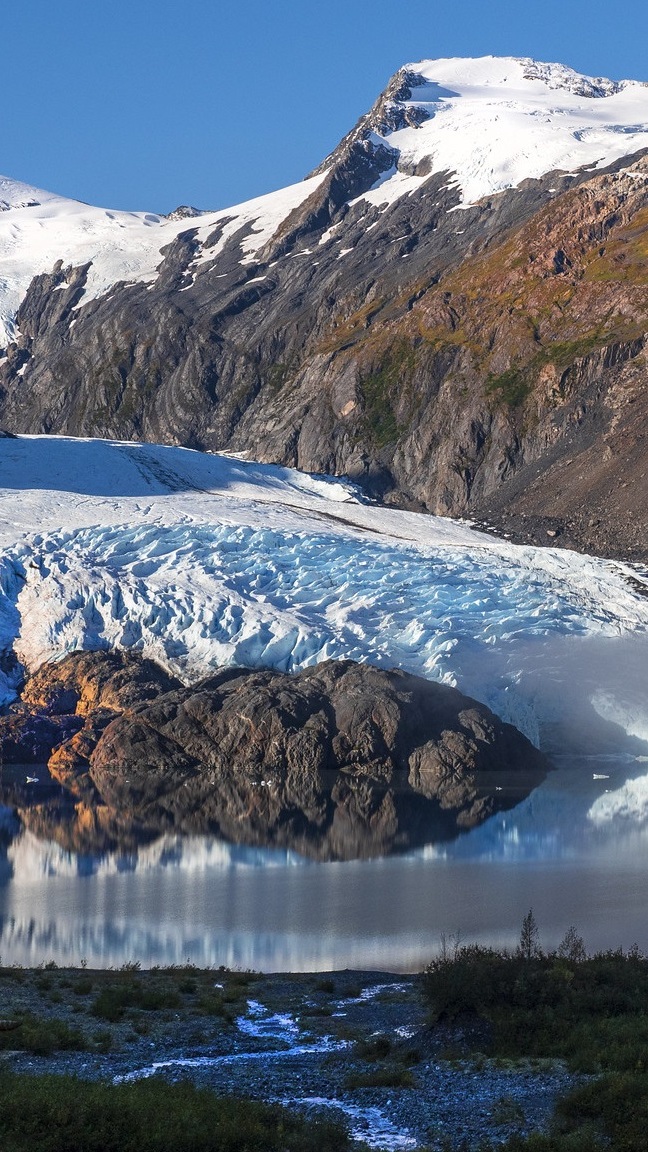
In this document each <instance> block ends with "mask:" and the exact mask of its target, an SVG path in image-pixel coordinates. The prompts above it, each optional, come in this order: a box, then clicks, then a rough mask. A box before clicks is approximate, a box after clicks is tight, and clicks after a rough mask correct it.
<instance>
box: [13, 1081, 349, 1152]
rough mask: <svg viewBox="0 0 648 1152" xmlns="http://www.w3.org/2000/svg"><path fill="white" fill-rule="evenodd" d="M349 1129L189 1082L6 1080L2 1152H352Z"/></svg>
mask: <svg viewBox="0 0 648 1152" xmlns="http://www.w3.org/2000/svg"><path fill="white" fill-rule="evenodd" d="M349 1147H350V1145H349V1139H348V1136H347V1134H346V1131H345V1129H344V1128H343V1127H342V1126H341V1125H339V1124H336V1123H334V1122H330V1121H325V1120H323V1121H311V1120H309V1121H307V1120H304V1119H301V1118H299V1117H297V1116H294V1115H291V1114H290V1113H288V1112H286V1111H285V1110H284V1109H282V1108H280V1107H279V1106H268V1105H264V1104H260V1103H257V1102H255V1101H249V1100H241V1099H236V1098H234V1097H227V1098H225V1099H220V1098H218V1097H217V1096H215V1095H213V1093H211V1092H209V1091H207V1090H205V1089H197V1088H195V1087H194V1086H193V1085H192V1084H190V1083H189V1082H183V1083H180V1084H168V1083H166V1082H164V1081H161V1080H155V1079H153V1080H143V1081H139V1082H137V1083H134V1084H118V1085H113V1084H102V1083H96V1082H88V1081H82V1080H77V1079H74V1078H73V1077H64V1076H39V1077H33V1076H21V1075H16V1074H13V1073H9V1072H4V1073H2V1074H0V1148H2V1150H3V1152H168V1150H169V1149H171V1148H172V1149H173V1150H174V1152H347V1150H348V1149H349Z"/></svg>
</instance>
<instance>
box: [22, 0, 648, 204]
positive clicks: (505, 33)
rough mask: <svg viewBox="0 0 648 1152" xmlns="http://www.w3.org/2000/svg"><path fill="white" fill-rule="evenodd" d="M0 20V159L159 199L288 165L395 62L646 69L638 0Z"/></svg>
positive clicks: (249, 1) (234, 195)
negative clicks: (523, 60) (475, 60)
mask: <svg viewBox="0 0 648 1152" xmlns="http://www.w3.org/2000/svg"><path fill="white" fill-rule="evenodd" d="M4 24H5V29H4V31H5V35H4V36H3V61H2V77H3V87H4V91H5V102H4V107H5V112H4V114H3V116H2V120H1V121H0V124H1V127H0V145H1V149H0V151H1V154H0V172H2V173H3V174H4V175H7V176H11V177H14V178H16V179H21V180H25V181H27V182H28V183H31V184H36V185H38V186H40V187H44V188H48V189H50V190H52V191H55V192H60V193H62V194H64V195H67V196H74V197H76V198H78V199H81V200H87V201H89V202H91V203H94V204H101V205H104V206H108V207H114V208H128V209H149V210H152V211H159V212H168V211H170V210H171V209H172V208H174V207H176V205H178V204H180V203H191V204H195V205H196V206H198V207H200V208H219V207H224V206H227V205H228V204H234V203H236V202H237V201H240V200H244V199H247V198H249V197H251V196H256V195H259V194H261V193H263V192H268V191H271V190H272V189H274V188H277V187H281V186H282V185H284V184H290V183H293V182H295V181H297V180H300V179H301V178H302V177H303V176H304V175H306V173H307V172H308V171H309V170H310V169H311V168H313V167H315V166H316V165H317V164H318V163H319V161H320V160H322V159H323V158H324V156H325V155H326V153H327V152H328V151H329V150H330V149H331V148H333V147H334V146H335V144H336V143H337V142H338V140H339V139H340V137H341V136H343V135H344V134H345V132H347V131H348V129H349V128H351V127H352V125H353V124H354V122H355V120H356V119H357V118H358V116H359V115H360V114H361V113H362V112H364V111H366V109H367V108H368V107H369V106H370V104H371V103H372V102H373V100H374V99H375V97H376V96H377V95H378V93H379V91H380V90H381V89H382V88H383V87H384V85H385V83H386V82H387V80H388V79H389V76H390V75H391V74H392V73H393V72H394V71H395V70H396V69H397V68H398V67H399V66H400V65H401V64H404V63H407V62H409V61H415V60H419V59H421V58H430V57H435V56H471V55H474V56H477V55H485V54H487V53H494V54H497V55H524V56H533V57H535V58H536V59H540V60H559V61H561V62H563V63H565V64H569V65H571V66H572V67H574V68H577V69H578V70H579V71H582V72H586V73H588V74H590V75H607V76H611V77H612V78H613V79H621V78H623V77H630V78H633V79H645V80H648V58H647V57H646V53H645V46H646V43H648V5H646V4H645V0H626V2H625V3H624V5H623V7H622V8H621V7H618V6H615V5H611V4H609V3H608V4H604V3H602V2H600V0H544V2H543V3H538V2H537V0H526V2H525V0H521V2H520V0H517V2H512V0H461V2H460V3H453V2H452V0H449V2H448V0H446V3H445V4H444V3H440V2H439V0H437V2H435V3H432V2H431V0H326V2H324V3H323V2H322V0H317V2H315V0H239V2H238V3H230V2H229V0H228V2H224V0H211V2H209V0H193V2H189V3H186V4H182V3H181V2H180V0H157V2H156V3H152V2H151V0H130V2H127V0H102V2H101V3H98V4H90V3H88V0H57V2H56V3H52V0H21V2H20V4H17V5H14V6H13V7H12V11H11V14H10V15H8V14H7V13H4Z"/></svg>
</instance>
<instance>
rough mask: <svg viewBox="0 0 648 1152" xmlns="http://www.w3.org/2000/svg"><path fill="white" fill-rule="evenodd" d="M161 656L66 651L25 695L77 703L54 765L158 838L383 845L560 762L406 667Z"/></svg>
mask: <svg viewBox="0 0 648 1152" xmlns="http://www.w3.org/2000/svg"><path fill="white" fill-rule="evenodd" d="M155 669H156V666H155V665H151V662H150V661H144V660H142V659H141V658H139V657H137V656H136V655H135V654H132V653H131V654H124V653H84V654H81V655H77V656H72V657H68V658H67V660H64V661H61V662H60V663H58V664H55V665H48V666H46V667H44V668H42V669H41V670H40V671H39V673H38V674H37V675H36V676H35V677H34V679H33V680H32V681H31V683H30V685H28V687H27V689H26V691H25V694H24V697H23V705H22V706H23V708H24V709H25V710H26V711H27V710H29V714H30V715H31V716H32V717H34V716H36V715H37V714H38V709H39V708H40V709H45V710H50V711H51V710H52V709H57V708H60V707H61V705H62V702H65V703H75V702H76V703H75V708H76V710H77V712H79V711H83V712H84V714H85V721H84V724H83V727H82V728H81V729H80V730H77V731H75V732H74V733H72V734H71V736H70V738H69V739H68V740H67V741H64V742H62V743H60V742H59V746H58V747H57V748H56V749H55V750H54V751H53V752H52V755H51V757H50V760H49V767H50V771H51V773H52V775H53V776H54V777H55V778H56V779H57V780H58V781H59V782H60V783H61V784H62V785H64V787H65V789H66V790H67V792H68V793H69V794H70V793H71V794H72V795H73V796H75V797H78V798H80V799H82V800H83V801H84V802H85V803H86V804H91V803H95V804H100V805H101V806H102V807H103V808H106V809H107V810H109V811H110V812H111V813H112V814H113V818H114V824H115V827H117V826H119V827H120V828H125V827H126V826H128V827H130V828H132V827H137V828H138V829H139V830H140V831H141V833H142V835H146V836H147V837H150V836H151V835H153V834H156V833H158V832H162V831H175V832H186V833H212V834H216V835H220V836H222V837H224V838H225V839H227V840H229V841H234V842H237V843H247V844H254V845H259V846H281V847H291V848H294V849H296V850H298V851H300V852H302V853H305V854H308V855H310V856H314V857H317V858H326V859H346V858H351V857H362V856H372V855H380V854H384V853H386V852H391V851H398V850H404V849H406V848H410V847H412V846H413V845H418V844H424V843H428V842H432V841H437V840H440V839H448V838H450V837H453V836H456V835H457V833H458V832H459V831H460V830H462V829H467V828H470V827H472V826H474V825H476V824H479V823H480V822H481V821H483V820H484V819H486V818H487V817H488V816H490V815H491V814H492V813H494V812H495V811H497V810H498V809H501V808H506V807H510V806H511V805H513V804H514V803H516V802H518V801H519V800H520V799H522V797H523V796H525V795H527V794H528V792H529V791H530V789H531V788H533V787H534V786H535V785H536V784H538V783H539V782H540V781H541V780H542V779H543V777H544V775H545V773H546V771H547V768H548V765H547V762H546V761H545V759H544V757H543V756H542V755H541V754H540V753H539V752H538V751H537V750H536V749H535V748H534V747H533V746H532V745H531V744H530V743H529V742H528V741H527V740H526V739H525V737H524V736H522V735H521V734H520V733H519V732H518V731H517V730H516V729H515V728H513V727H512V726H511V725H508V724H504V723H502V722H501V721H500V720H498V719H497V717H495V716H494V715H493V714H492V713H491V712H490V711H489V709H488V708H486V707H485V706H484V705H482V704H478V703H477V702H476V701H474V700H471V699H469V698H468V697H466V696H463V695H462V694H461V693H460V692H458V691H456V690H455V689H453V688H449V687H446V686H443V685H440V684H434V683H431V682H430V681H428V680H424V679H421V678H420V677H416V676H411V675H409V674H407V673H404V672H401V671H385V670H383V669H378V668H373V667H371V666H370V665H367V664H355V663H353V662H352V661H328V662H326V663H323V664H319V665H316V666H315V667H312V668H306V669H304V670H302V671H301V672H298V673H296V674H294V675H287V674H284V673H280V672H271V671H251V670H246V669H240V668H226V669H223V670H221V671H220V672H218V673H217V674H216V675H213V676H211V677H209V678H208V679H206V680H203V681H201V682H200V683H198V684H194V685H191V686H189V687H183V686H180V685H179V684H178V682H177V681H176V682H175V683H174V684H173V685H172V687H171V688H170V689H169V687H168V684H169V681H170V678H169V677H167V676H166V673H163V672H162V671H161V670H160V675H159V679H157V680H156V677H157V675H158V673H157V672H156V671H155ZM129 672H132V678H131V680H130V682H127V681H128V673H129ZM88 686H90V688H89V687H88ZM66 693H68V694H69V695H66ZM138 696H139V699H138ZM90 697H92V701H93V704H94V707H92V708H91V707H89V700H90ZM77 727H78V725H77ZM107 825H108V822H107V820H106V818H105V817H104V818H103V819H102V834H104V835H105V833H106V829H107ZM59 838H60V832H59Z"/></svg>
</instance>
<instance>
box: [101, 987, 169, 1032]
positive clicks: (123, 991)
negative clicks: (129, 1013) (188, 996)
mask: <svg viewBox="0 0 648 1152" xmlns="http://www.w3.org/2000/svg"><path fill="white" fill-rule="evenodd" d="M181 1003H182V1000H181V998H180V995H179V993H178V991H177V990H176V988H174V987H172V986H171V985H169V984H166V983H164V984H153V983H151V982H150V981H146V982H145V983H142V981H140V980H123V981H121V982H120V983H117V984H108V985H106V987H105V988H102V989H101V991H100V993H99V995H98V996H97V998H96V999H95V1001H94V1002H93V1004H92V1007H91V1008H90V1012H91V1013H92V1015H93V1016H98V1017H99V1018H100V1019H101V1020H107V1021H108V1022H109V1023H111V1024H115V1023H117V1021H118V1020H121V1019H122V1017H123V1015H124V1013H125V1011H126V1010H127V1009H128V1008H139V1009H140V1010H141V1011H143V1012H159V1011H160V1010H161V1009H163V1008H178V1007H179V1006H180V1005H181Z"/></svg>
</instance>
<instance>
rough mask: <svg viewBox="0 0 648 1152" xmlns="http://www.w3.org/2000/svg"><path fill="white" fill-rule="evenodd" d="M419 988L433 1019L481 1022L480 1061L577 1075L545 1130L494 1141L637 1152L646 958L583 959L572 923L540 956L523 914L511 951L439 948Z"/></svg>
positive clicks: (647, 1012) (646, 1097)
mask: <svg viewBox="0 0 648 1152" xmlns="http://www.w3.org/2000/svg"><path fill="white" fill-rule="evenodd" d="M424 987H425V995H426V997H427V999H428V1002H429V1006H430V1011H431V1015H432V1020H433V1021H434V1022H445V1023H452V1022H457V1021H458V1020H461V1019H467V1018H475V1017H477V1018H479V1019H480V1020H481V1021H482V1022H483V1023H484V1025H485V1026H487V1028H488V1035H489V1052H488V1059H495V1060H501V1061H507V1062H510V1061H527V1060H529V1059H532V1060H546V1059H550V1060H556V1061H558V1060H560V1061H564V1062H565V1063H566V1064H567V1066H568V1067H569V1069H570V1070H571V1071H572V1072H574V1073H575V1074H578V1076H579V1083H578V1085H577V1087H575V1088H574V1089H573V1090H572V1091H571V1092H569V1093H568V1094H567V1095H566V1096H564V1097H563V1098H562V1099H561V1100H559V1102H558V1105H557V1108H556V1113H555V1116H554V1119H553V1123H552V1126H551V1130H550V1131H549V1132H548V1133H545V1134H540V1133H534V1134H532V1135H530V1136H526V1137H523V1136H521V1135H515V1134H514V1135H513V1136H511V1137H510V1138H509V1139H508V1141H507V1142H506V1143H505V1144H501V1143H500V1144H498V1147H500V1148H502V1147H503V1148H505V1149H506V1152H610V1150H613V1152H645V1148H646V1133H647V1132H648V957H647V956H646V955H645V954H644V953H643V952H642V951H641V950H640V949H639V948H638V947H636V946H633V947H632V948H630V949H629V950H628V951H626V952H624V951H623V950H622V949H618V950H616V951H608V952H599V953H596V954H595V955H588V954H587V952H586V949H585V945H584V942H583V940H582V938H581V937H580V936H579V934H578V932H577V930H576V928H574V927H573V926H572V927H570V928H569V929H568V931H567V933H566V934H565V937H564V939H563V941H562V943H561V945H560V947H559V948H558V949H557V950H556V951H553V952H545V951H543V950H542V948H541V946H540V938H539V932H538V926H537V924H536V921H535V917H534V915H533V912H532V911H529V913H528V914H527V916H525V918H524V921H523V924H522V931H521V934H520V942H519V945H518V948H517V949H516V951H515V952H506V951H497V950H495V949H492V948H484V947H480V946H478V945H466V946H461V945H460V944H457V946H456V947H455V948H453V949H450V950H449V949H447V948H446V949H445V950H444V951H443V952H442V955H441V956H440V957H439V958H438V959H436V960H434V961H433V962H432V963H431V964H430V965H429V967H428V968H427V970H426V972H425V980H424ZM449 1147H451V1145H449ZM452 1147H454V1145H452ZM488 1147H490V1146H489V1145H487V1144H485V1145H484V1149H486V1148H488Z"/></svg>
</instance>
